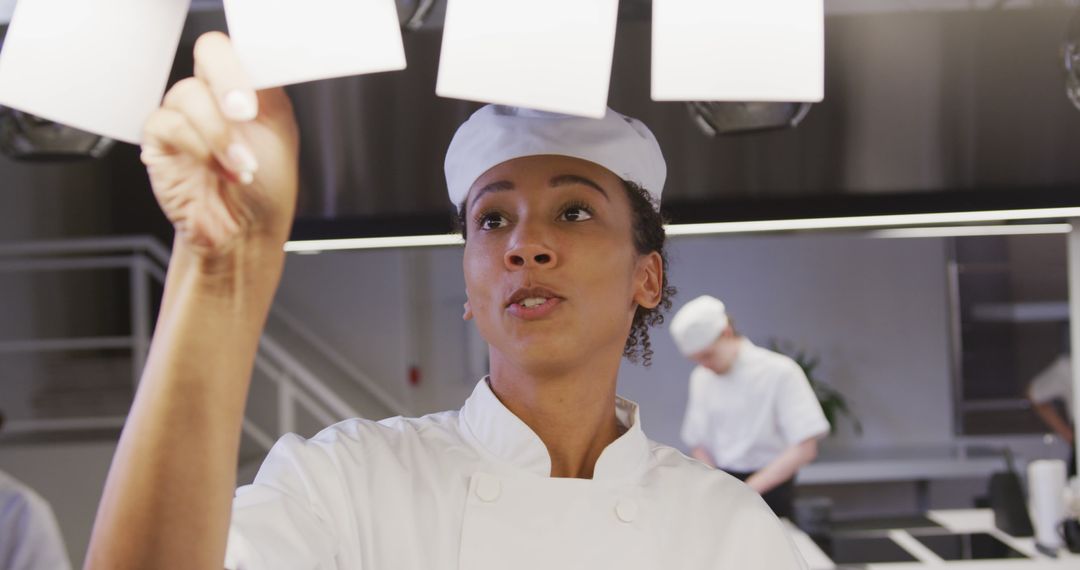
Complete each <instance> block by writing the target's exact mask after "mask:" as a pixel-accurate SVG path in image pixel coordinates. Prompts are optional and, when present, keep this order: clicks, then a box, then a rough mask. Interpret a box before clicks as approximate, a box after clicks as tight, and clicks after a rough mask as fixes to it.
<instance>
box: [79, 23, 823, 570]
mask: <svg viewBox="0 0 1080 570" xmlns="http://www.w3.org/2000/svg"><path fill="white" fill-rule="evenodd" d="M195 58H196V66H195V70H196V71H195V77H194V78H190V79H187V80H184V81H181V82H180V83H178V84H177V85H175V86H174V87H173V88H172V89H171V90H170V91H169V93H168V94H167V95H166V97H165V99H164V101H163V104H162V106H161V109H160V110H158V111H157V112H155V113H154V115H153V116H152V117H151V118H150V119H149V121H148V123H147V126H146V132H145V138H144V146H143V160H144V162H145V163H146V164H147V167H148V170H149V174H150V178H151V183H152V186H153V188H154V192H155V194H156V196H157V199H158V201H159V203H160V205H161V207H162V209H163V210H164V211H165V213H166V215H167V216H168V217H169V219H170V220H171V221H172V223H173V224H174V225H175V227H176V230H177V232H176V236H177V237H176V240H175V243H174V245H173V258H172V262H171V264H170V267H169V272H168V278H167V283H166V288H165V295H164V300H163V303H162V309H161V314H160V317H159V322H158V325H157V331H156V334H155V337H154V341H153V345H152V348H151V351H150V357H149V361H148V363H147V366H146V371H145V373H144V376H143V379H142V382H141V384H140V386H139V390H138V394H137V396H136V398H135V402H134V405H133V407H132V410H131V413H130V415H129V418H128V423H127V425H126V427H125V429H124V432H123V435H122V436H121V441H120V444H119V447H118V449H117V452H116V456H115V458H114V460H113V466H112V470H111V471H110V473H109V479H108V482H107V483H106V489H105V494H104V497H103V498H102V503H101V508H100V510H99V512H98V517H97V520H96V523H95V529H94V534H93V538H92V543H91V546H90V551H89V554H88V562H87V567H88V568H103V569H104V568H107V569H110V570H112V569H118V568H139V569H143V568H154V569H159V570H160V569H165V568H183V569H186V570H188V569H192V568H207V569H209V568H214V569H217V568H221V567H222V566H223V564H224V566H225V567H226V568H245V569H246V568H282V569H298V568H320V569H326V568H349V569H369V570H409V569H416V570H420V569H429V570H430V569H436V568H439V569H442V568H447V569H454V568H461V569H471V570H494V569H499V570H505V569H507V568H514V569H524V570H530V569H541V568H543V569H547V570H550V569H555V568H558V569H579V568H580V569H586V568H589V569H596V568H623V569H657V568H679V569H705V568H710V569H715V568H733V569H748V568H763V569H765V568H767V569H770V570H772V569H788V568H804V567H805V565H804V564H803V562H802V560H801V558H800V557H799V555H798V554H797V553H796V552H795V550H794V548H793V546H792V543H791V541H790V540H789V539H788V538H787V536H786V534H785V532H784V529H783V527H782V525H781V523H780V522H779V521H778V519H776V517H775V516H773V514H772V513H770V512H769V510H768V508H767V507H766V505H765V503H764V502H762V501H761V499H760V498H759V497H758V496H757V495H756V494H755V493H754V492H753V491H752V490H750V489H749V488H748V487H746V486H745V485H743V484H742V483H739V482H738V481H737V480H735V479H734V478H732V477H730V476H728V475H726V474H724V473H721V472H718V471H714V470H711V469H707V468H705V467H704V466H702V465H701V464H699V463H697V462H695V461H692V460H689V459H688V458H686V457H685V456H683V455H681V454H679V453H678V452H676V451H674V450H673V449H671V448H668V447H665V446H662V445H659V444H656V443H653V442H651V441H649V440H648V439H647V438H646V437H645V435H644V433H643V432H642V428H641V422H640V419H639V415H638V410H637V406H636V405H635V404H633V403H632V402H629V401H626V400H623V399H620V398H618V397H617V396H616V395H615V384H616V378H617V376H618V370H619V364H620V360H621V357H622V356H623V354H624V351H625V352H627V353H628V354H630V355H640V356H642V357H645V358H648V356H649V350H648V349H649V345H648V340H647V336H646V334H647V331H646V328H645V327H647V326H648V324H650V323H652V322H656V321H658V320H659V318H660V317H659V313H658V309H659V308H661V307H662V306H664V305H665V304H666V303H667V302H668V301H667V298H668V296H669V295H670V294H671V292H672V291H671V290H670V288H669V287H668V286H667V282H666V279H665V276H664V265H665V263H664V257H663V242H664V237H663V229H662V227H661V225H660V217H659V215H658V213H657V212H656V210H655V209H654V203H653V202H656V201H657V200H658V199H659V196H660V190H661V188H662V187H663V181H664V177H665V174H666V172H665V166H664V162H663V157H662V156H661V154H660V150H659V147H658V146H657V144H656V141H655V139H654V138H653V137H652V134H651V133H650V132H649V131H648V129H646V128H645V127H644V126H643V125H642V124H641V123H639V122H637V121H635V120H633V119H630V118H627V117H623V116H621V115H618V114H617V113H614V112H609V113H608V115H607V117H605V118H604V119H602V120H592V119H579V118H572V117H564V116H558V115H552V114H546V113H536V112H529V111H524V110H517V109H509V108H502V107H490V106H489V107H485V108H484V109H481V110H480V111H478V112H477V113H476V114H475V115H473V117H472V118H470V119H469V120H468V121H467V122H466V123H465V124H464V125H462V127H461V128H460V130H459V131H458V132H457V134H456V135H455V137H454V140H453V142H452V143H451V145H450V149H449V152H448V153H447V157H446V177H447V184H448V187H449V190H450V197H451V199H452V200H453V201H454V203H455V204H457V205H458V206H459V207H460V211H461V217H462V218H463V223H464V225H463V233H464V234H465V235H466V236H467V243H466V246H465V254H464V263H463V269H464V274H465V288H466V292H467V296H468V303H467V305H466V309H465V317H466V318H467V319H472V320H473V321H474V322H475V323H476V326H478V327H479V330H480V333H481V334H482V335H483V336H484V338H485V339H486V340H487V342H488V343H489V345H490V349H489V352H490V363H491V375H490V376H489V377H487V378H485V379H482V380H480V381H479V382H478V383H477V385H476V388H475V390H474V391H473V393H472V396H470V397H469V398H468V400H467V401H466V402H465V405H464V407H463V408H462V409H461V410H460V411H452V412H445V413H441V414H435V415H431V416H427V417H423V418H416V419H406V418H392V419H389V420H384V421H381V422H378V423H376V422H370V421H364V420H350V421H345V422H342V423H340V424H337V425H335V426H331V427H330V428H327V429H326V430H324V431H323V432H322V433H320V434H319V435H317V436H316V437H314V438H312V439H310V440H303V439H301V438H299V437H296V436H293V435H287V436H285V437H283V438H282V439H281V440H280V441H279V442H278V443H277V445H275V447H274V448H273V450H271V452H270V453H269V455H268V456H267V458H266V461H265V463H264V464H263V466H262V468H261V470H260V471H259V474H258V476H257V477H256V479H255V482H254V483H253V484H252V485H249V486H245V487H242V488H240V489H238V490H236V493H235V497H233V486H234V481H235V477H236V457H237V452H238V446H239V436H240V425H241V421H242V418H243V411H244V402H245V397H246V393H247V387H248V378H249V377H250V374H251V369H252V363H253V359H254V355H255V351H256V346H257V343H258V338H259V333H260V330H261V328H262V326H263V322H264V319H265V317H266V314H267V311H268V309H269V306H270V303H271V300H272V297H273V294H274V289H275V288H276V286H277V283H278V280H279V277H280V274H281V270H282V265H283V263H284V255H283V253H282V244H283V242H284V241H285V240H286V237H287V236H288V233H289V227H290V224H291V219H292V215H293V210H294V204H295V201H296V195H297V186H298V183H297V153H298V149H297V136H296V134H297V129H296V125H295V123H294V120H293V115H292V110H291V107H290V103H289V100H288V98H287V96H286V95H285V94H284V92H283V91H281V90H268V91H260V92H258V93H257V94H256V93H255V92H254V91H252V90H251V89H250V87H249V86H248V84H247V82H246V79H245V75H244V72H243V70H242V68H241V66H240V64H239V63H238V61H237V58H236V56H235V54H234V52H233V51H232V49H231V46H230V44H229V41H228V39H227V37H225V36H224V35H222V34H217V33H212V34H208V35H206V36H203V37H202V38H200V40H199V41H198V43H197V45H196V47H195ZM641 188H645V189H647V191H645V190H641ZM357 302H358V303H377V302H378V299H357ZM369 326H377V323H370V324H369ZM628 338H629V340H628Z"/></svg>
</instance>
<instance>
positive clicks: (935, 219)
mask: <svg viewBox="0 0 1080 570" xmlns="http://www.w3.org/2000/svg"><path fill="white" fill-rule="evenodd" d="M1076 216H1080V208H1038V209H1029V210H988V211H982V212H943V213H934V214H893V215H883V216H849V217H843V218H803V219H794V220H764V221H757V222H717V223H708V224H673V225H670V226H668V227H667V234H668V235H669V236H686V235H705V234H733V233H740V234H741V233H757V232H784V231H798V230H835V229H860V228H881V227H893V226H928V225H940V224H970V223H979V222H1005V221H1009V220H1038V219H1044V218H1071V217H1076Z"/></svg>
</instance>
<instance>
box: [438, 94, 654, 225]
mask: <svg viewBox="0 0 1080 570" xmlns="http://www.w3.org/2000/svg"><path fill="white" fill-rule="evenodd" d="M541 154H556V155H561V156H572V157H575V158H580V159H583V160H588V161H590V162H595V163H596V164H599V165H600V166H603V167H604V168H606V169H608V170H610V171H612V172H614V173H615V174H616V175H617V176H619V177H620V178H622V179H623V180H628V181H630V182H634V183H635V184H638V185H639V186H641V187H642V188H644V189H645V190H647V191H648V192H649V195H650V196H651V197H652V199H653V202H654V206H656V207H659V204H660V194H661V192H663V190H664V180H665V179H666V178H667V164H666V163H665V162H664V155H663V154H662V153H661V152H660V145H659V144H657V142H656V137H654V136H653V134H652V132H651V131H650V130H649V128H648V127H646V126H645V124H644V123H642V122H641V121H639V120H637V119H634V118H631V117H627V116H625V115H621V114H619V113H616V112H615V111H612V110H611V109H608V110H607V114H606V115H604V118H602V119H587V118H584V117H574V116H571V115H562V114H558V113H548V112H545V111H536V110H533V109H523V108H520V107H507V106H503V105H487V106H485V107H482V108H481V109H480V110H478V111H476V112H475V113H473V115H472V116H471V117H469V120H467V121H465V122H464V123H463V124H462V125H461V126H460V127H458V130H457V133H455V134H454V139H453V140H452V141H450V148H449V149H448V150H447V151H446V162H445V164H444V169H445V171H446V186H447V188H448V189H449V191H450V201H452V202H453V203H454V205H455V206H460V205H461V203H462V202H463V201H464V200H465V196H466V195H468V193H469V188H470V187H472V184H473V182H476V179H477V178H480V176H481V175H482V174H484V173H485V172H487V171H488V170H489V169H490V168H491V167H493V166H495V165H498V164H500V163H503V162H506V161H507V160H511V159H514V158H520V157H523V156H536V155H541Z"/></svg>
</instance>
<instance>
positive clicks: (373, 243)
mask: <svg viewBox="0 0 1080 570" xmlns="http://www.w3.org/2000/svg"><path fill="white" fill-rule="evenodd" d="M463 243H465V241H464V240H462V239H461V236H460V235H458V234H438V235H426V236H397V237H371V238H350V239H316V240H302V241H290V242H286V243H285V251H286V252H289V253H320V252H323V251H334V250H341V249H383V248H390V247H431V246H439V245H461V244H463Z"/></svg>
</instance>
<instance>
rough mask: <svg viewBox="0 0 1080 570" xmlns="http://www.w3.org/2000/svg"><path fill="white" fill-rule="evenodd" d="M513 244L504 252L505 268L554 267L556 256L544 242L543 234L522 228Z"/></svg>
mask: <svg viewBox="0 0 1080 570" xmlns="http://www.w3.org/2000/svg"><path fill="white" fill-rule="evenodd" d="M515 237H516V238H517V240H516V241H515V243H514V245H513V246H512V247H510V249H509V250H507V252H506V256H505V258H504V261H505V263H506V267H507V269H525V268H540V267H554V266H555V263H556V261H558V258H557V257H556V255H555V251H554V250H552V249H551V248H550V247H548V246H547V245H545V244H544V240H543V239H542V237H543V236H541V235H539V233H537V232H534V231H529V230H528V229H527V228H522V229H521V230H520V231H519V235H517V236H515Z"/></svg>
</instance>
